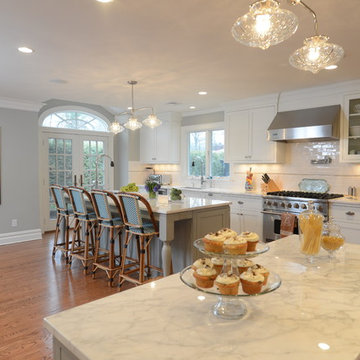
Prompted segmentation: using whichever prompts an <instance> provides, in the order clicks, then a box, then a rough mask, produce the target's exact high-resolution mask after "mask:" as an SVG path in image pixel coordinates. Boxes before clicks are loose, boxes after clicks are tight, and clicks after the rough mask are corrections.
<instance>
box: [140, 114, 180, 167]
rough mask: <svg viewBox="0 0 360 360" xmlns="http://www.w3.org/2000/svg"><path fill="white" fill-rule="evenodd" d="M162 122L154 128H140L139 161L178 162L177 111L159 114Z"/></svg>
mask: <svg viewBox="0 0 360 360" xmlns="http://www.w3.org/2000/svg"><path fill="white" fill-rule="evenodd" d="M158 117H159V119H160V120H161V121H162V124H161V125H160V126H158V127H157V128H155V129H151V128H149V127H147V126H143V127H142V128H141V129H140V161H141V162H142V163H146V164H176V163H179V162H180V128H181V115H180V114H179V113H165V114H159V115H158Z"/></svg>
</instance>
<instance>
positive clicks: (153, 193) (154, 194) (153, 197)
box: [149, 191, 156, 199]
mask: <svg viewBox="0 0 360 360" xmlns="http://www.w3.org/2000/svg"><path fill="white" fill-rule="evenodd" d="M149 199H156V192H155V191H149Z"/></svg>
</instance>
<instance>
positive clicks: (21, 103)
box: [0, 97, 45, 112]
mask: <svg viewBox="0 0 360 360" xmlns="http://www.w3.org/2000/svg"><path fill="white" fill-rule="evenodd" d="M44 105H45V104H44V103H36V102H32V101H28V100H20V99H12V98H6V97H0V108H3V109H15V110H25V111H36V112H38V111H39V110H40V109H41V108H42V107H43V106H44Z"/></svg>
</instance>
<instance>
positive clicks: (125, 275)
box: [118, 193, 163, 287]
mask: <svg viewBox="0 0 360 360" xmlns="http://www.w3.org/2000/svg"><path fill="white" fill-rule="evenodd" d="M118 197H119V202H120V206H121V211H122V212H123V217H124V222H125V226H126V231H125V243H124V248H123V252H122V261H121V271H120V274H119V287H121V285H122V284H123V283H124V282H125V281H129V282H132V283H134V284H136V285H140V284H144V283H145V282H148V281H150V280H151V279H148V280H145V271H146V276H147V277H148V278H150V277H151V269H154V270H156V271H157V272H158V273H160V274H162V273H163V271H162V269H161V268H159V267H157V266H154V265H152V264H151V263H150V243H151V240H152V239H153V238H155V237H158V236H159V230H158V225H157V223H156V221H155V218H154V214H153V211H152V209H151V206H150V204H149V202H148V201H147V200H146V199H145V198H144V197H143V196H141V195H140V194H135V193H120V194H118ZM140 203H142V204H143V205H144V206H145V209H144V211H145V212H146V214H144V216H141V211H140ZM132 239H136V240H137V244H138V247H139V250H138V254H139V261H132V262H130V263H129V262H128V263H126V260H127V259H128V257H127V250H128V245H129V243H130V241H131V240H132ZM145 256H146V263H145ZM135 272H138V273H139V276H138V278H137V279H136V278H134V277H131V276H130V274H132V273H135Z"/></svg>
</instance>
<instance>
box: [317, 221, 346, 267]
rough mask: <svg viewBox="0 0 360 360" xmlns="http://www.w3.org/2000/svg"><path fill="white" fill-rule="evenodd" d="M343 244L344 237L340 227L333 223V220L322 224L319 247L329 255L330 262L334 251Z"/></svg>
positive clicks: (333, 256)
mask: <svg viewBox="0 0 360 360" xmlns="http://www.w3.org/2000/svg"><path fill="white" fill-rule="evenodd" d="M344 242H345V238H344V236H343V235H342V234H341V231H340V226H339V225H337V224H336V223H335V222H334V218H332V217H331V218H330V220H329V221H328V222H326V223H325V224H324V227H323V232H322V236H321V247H322V248H323V249H325V250H326V251H327V252H328V253H329V258H330V261H331V260H333V259H334V258H335V254H336V251H337V250H339V249H340V248H341V247H342V246H343V245H344Z"/></svg>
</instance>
